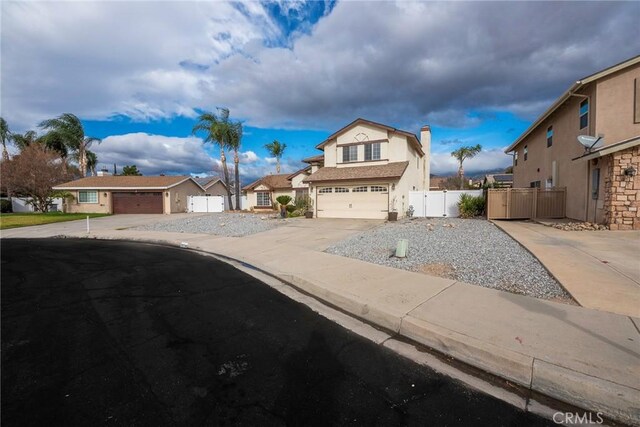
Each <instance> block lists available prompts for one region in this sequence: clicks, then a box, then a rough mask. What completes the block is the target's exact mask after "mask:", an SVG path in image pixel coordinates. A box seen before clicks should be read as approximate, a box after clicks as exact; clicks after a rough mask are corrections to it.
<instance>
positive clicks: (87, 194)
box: [78, 190, 98, 203]
mask: <svg viewBox="0 0 640 427" xmlns="http://www.w3.org/2000/svg"><path fill="white" fill-rule="evenodd" d="M78 202H79V203H98V192H97V191H86V190H81V191H78Z"/></svg>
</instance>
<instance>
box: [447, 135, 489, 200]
mask: <svg viewBox="0 0 640 427" xmlns="http://www.w3.org/2000/svg"><path fill="white" fill-rule="evenodd" d="M480 151H482V146H481V145H480V144H477V145H474V146H468V147H460V148H458V149H457V150H455V151H452V152H451V157H454V158H455V159H456V160H457V161H458V176H459V177H460V189H461V190H462V189H463V188H464V169H463V168H462V164H463V163H464V161H465V160H467V159H471V158H473V157H475V155H476V154H478V153H479V152H480Z"/></svg>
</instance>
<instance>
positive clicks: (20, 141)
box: [11, 130, 43, 151]
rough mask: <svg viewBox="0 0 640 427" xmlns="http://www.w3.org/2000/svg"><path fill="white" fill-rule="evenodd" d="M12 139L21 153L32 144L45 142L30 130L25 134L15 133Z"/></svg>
mask: <svg viewBox="0 0 640 427" xmlns="http://www.w3.org/2000/svg"><path fill="white" fill-rule="evenodd" d="M11 139H12V140H13V143H14V144H15V145H16V147H18V149H19V150H20V151H22V150H24V149H25V148H27V147H28V146H30V145H31V144H36V143H40V142H43V141H41V140H40V139H39V138H38V134H37V133H36V132H35V131H33V130H28V131H26V132H25V133H14V134H12V135H11Z"/></svg>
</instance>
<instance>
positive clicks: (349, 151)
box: [342, 145, 358, 163]
mask: <svg viewBox="0 0 640 427" xmlns="http://www.w3.org/2000/svg"><path fill="white" fill-rule="evenodd" d="M357 161H358V146H357V145H347V146H346V147H342V162H343V163H348V162H357Z"/></svg>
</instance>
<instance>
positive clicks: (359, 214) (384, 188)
mask: <svg viewBox="0 0 640 427" xmlns="http://www.w3.org/2000/svg"><path fill="white" fill-rule="evenodd" d="M317 191H318V192H317V196H318V197H317V204H318V205H317V209H318V218H369V219H386V218H387V215H388V212H389V186H388V185H386V184H369V185H358V186H346V185H345V186H338V185H335V186H331V187H329V186H326V187H318V190H317Z"/></svg>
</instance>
